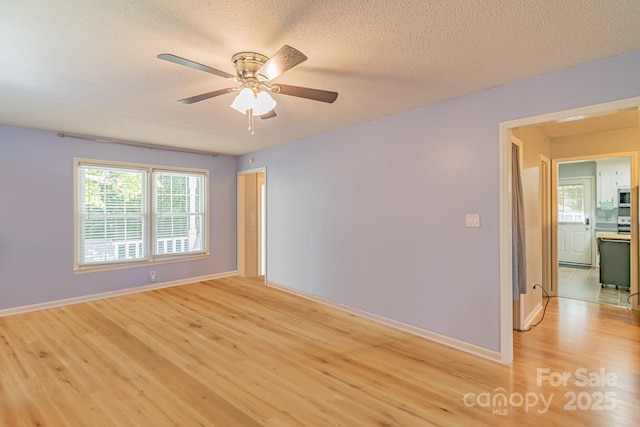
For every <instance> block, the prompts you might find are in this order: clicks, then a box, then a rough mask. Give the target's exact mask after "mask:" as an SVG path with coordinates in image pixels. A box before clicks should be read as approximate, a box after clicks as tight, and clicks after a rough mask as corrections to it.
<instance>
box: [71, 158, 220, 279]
mask: <svg viewBox="0 0 640 427" xmlns="http://www.w3.org/2000/svg"><path fill="white" fill-rule="evenodd" d="M76 174H77V175H76V177H77V206H76V212H77V216H76V228H77V237H78V238H77V240H76V254H77V259H76V264H77V267H78V268H83V267H84V268H87V267H91V266H100V265H105V264H107V265H108V264H120V263H131V262H148V261H153V260H155V259H158V258H167V257H185V256H190V255H196V254H203V253H206V251H207V241H206V225H207V221H206V218H207V217H206V215H207V206H208V205H207V200H206V187H207V180H208V175H207V173H206V171H192V170H181V169H180V170H170V169H161V170H160V169H155V168H153V167H151V166H145V165H135V166H133V165H125V164H113V165H112V164H101V163H99V162H96V163H93V162H83V161H77V162H76Z"/></svg>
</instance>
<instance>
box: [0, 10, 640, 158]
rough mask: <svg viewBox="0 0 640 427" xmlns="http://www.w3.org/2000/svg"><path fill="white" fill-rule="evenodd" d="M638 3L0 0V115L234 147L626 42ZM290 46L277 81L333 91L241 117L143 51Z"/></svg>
mask: <svg viewBox="0 0 640 427" xmlns="http://www.w3.org/2000/svg"><path fill="white" fill-rule="evenodd" d="M638 17H640V1H637V0H628V1H625V0H537V1H520V0H517V1H515V0H514V1H511V0H509V1H505V0H476V1H461V0H460V1H453V0H452V1H442V0H422V1H417V0H405V1H399V2H396V1H388V0H387V1H385V0H378V1H373V0H360V1H357V2H349V1H344V0H341V1H333V0H323V1H311V0H310V1H295V0H282V1H251V2H243V1H235V0H218V1H215V0H209V1H205V0H199V1H198V0H109V1H98V0H93V1H88V0H56V1H50V0H29V1H25V0H3V1H2V2H1V4H0V52H2V55H1V56H0V99H2V102H1V103H0V123H3V124H10V125H18V126H27V127H33V128H39V129H48V130H54V131H61V132H70V133H78V134H84V135H95V136H99V137H106V138H113V139H120V140H129V141H135V142H142V143H151V144H161V145H170V146H176V147H182V148H190V149H197V150H207V151H213V152H220V153H228V154H240V153H246V152H250V151H254V150H257V149H260V148H265V147H269V146H273V145H277V144H282V143H286V142H290V141H294V140H297V139H300V138H304V137H308V136H311V135H315V134H319V133H323V132H327V131H330V130H333V129H338V128H343V127H347V126H350V125H354V124H357V123H362V122H366V121H370V120H373V119H376V118H379V117H383V116H388V115H391V114H394V113H397V112H400V111H405V110H409V109H412V108H416V107H419V106H422V105H426V104H430V103H434V102H438V101H441V100H444V99H449V98H453V97H456V96H460V95H463V94H467V93H472V92H477V91H480V90H483V89H487V88H491V87H495V86H499V85H503V84H506V83H509V82H513V81H517V80H522V79H526V78H529V77H532V76H536V75H540V74H544V73H548V72H551V71H554V70H558V69H563V68H568V67H572V66H575V65H578V64H582V63H586V62H590V61H593V60H597V59H600V58H605V57H610V56H614V55H617V54H620V53H623V52H627V51H631V50H635V49H640V25H638ZM284 44H288V45H291V46H293V47H295V48H297V49H299V50H301V51H302V52H304V53H305V54H306V55H307V56H308V58H309V59H308V60H307V61H306V62H304V63H302V64H301V65H299V66H297V67H295V68H293V69H292V70H289V71H288V72H286V73H285V74H283V75H282V76H280V77H279V78H278V79H277V80H276V82H280V83H284V84H290V85H297V86H308V87H312V88H318V89H327V90H333V91H337V92H339V94H340V95H339V97H338V99H337V101H336V102H335V103H334V104H325V103H321V102H314V101H310V100H306V99H299V98H294V97H290V96H284V95H280V96H276V99H277V101H278V106H277V108H276V109H277V113H278V117H276V118H274V119H270V120H258V121H257V123H256V135H255V136H250V135H249V133H248V132H247V130H246V118H245V117H244V116H243V115H241V114H239V113H238V112H236V111H235V110H233V109H231V108H229V106H228V105H229V104H230V103H231V101H232V100H233V95H231V94H229V95H224V96H220V97H217V98H213V99H210V100H207V101H202V102H199V103H196V104H192V105H183V104H179V103H178V102H176V101H177V100H178V99H181V98H185V97H189V96H193V95H197V94H200V93H203V92H210V91H213V90H216V89H221V88H224V87H227V86H228V83H227V81H225V80H224V79H222V78H220V77H217V76H214V75H211V74H208V73H204V72H201V71H197V70H193V69H189V68H186V67H182V66H179V65H176V64H172V63H169V62H166V61H161V60H158V59H157V58H156V56H157V55H158V54H160V53H172V54H175V55H178V56H182V57H185V58H188V59H191V60H193V61H197V62H200V63H203V64H206V65H209V66H212V67H215V68H218V69H221V70H223V71H227V72H229V73H233V66H232V64H231V62H230V59H231V56H232V55H233V54H234V53H236V52H239V51H247V50H249V51H256V52H260V53H263V54H265V55H267V56H271V55H272V54H273V53H275V52H276V51H277V50H278V49H279V48H280V47H281V46H282V45H284Z"/></svg>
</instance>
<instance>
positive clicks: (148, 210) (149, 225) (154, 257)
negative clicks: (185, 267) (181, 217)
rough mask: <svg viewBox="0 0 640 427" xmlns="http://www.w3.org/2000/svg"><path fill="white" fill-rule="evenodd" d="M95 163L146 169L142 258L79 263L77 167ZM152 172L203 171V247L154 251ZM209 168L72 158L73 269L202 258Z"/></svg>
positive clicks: (206, 253) (206, 243)
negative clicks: (174, 250)
mask: <svg viewBox="0 0 640 427" xmlns="http://www.w3.org/2000/svg"><path fill="white" fill-rule="evenodd" d="M87 165H88V166H94V167H99V168H107V169H109V168H113V169H131V170H143V171H146V175H147V182H146V183H145V184H146V188H147V197H146V199H147V200H146V207H145V208H143V212H144V213H143V215H145V216H146V218H145V221H146V226H145V231H144V232H145V233H146V245H147V251H148V254H147V256H146V257H145V258H144V259H124V260H118V261H105V262H93V263H81V262H80V246H81V245H80V228H79V227H80V226H81V224H80V205H79V203H80V200H79V197H80V185H81V184H80V177H79V169H80V167H81V166H87ZM154 172H160V173H163V172H164V173H177V174H185V173H186V174H194V175H202V176H203V180H202V181H203V182H202V187H203V188H202V196H203V197H204V201H203V202H202V206H203V213H202V217H203V220H202V222H203V225H204V231H203V233H202V239H203V248H202V250H199V251H194V252H187V253H184V252H181V253H173V254H156V253H155V244H156V236H155V231H154V227H155V224H154V221H155V190H154V188H155V183H154ZM209 175H210V174H209V170H208V169H199V168H187V167H178V166H167V165H152V164H145V163H131V162H119V161H110V160H98V159H87V158H74V159H73V211H74V214H73V263H74V267H73V271H74V272H76V273H82V272H90V271H105V270H115V269H121V268H131V267H140V266H142V265H154V264H163V263H168V262H176V261H185V260H196V259H202V258H206V257H209V256H210V250H209V247H210V243H209V240H210V235H211V233H210V230H209V226H210V221H209V217H210V198H211V197H210V193H209V185H210V182H209Z"/></svg>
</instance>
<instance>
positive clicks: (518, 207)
mask: <svg viewBox="0 0 640 427" xmlns="http://www.w3.org/2000/svg"><path fill="white" fill-rule="evenodd" d="M511 176H512V179H513V180H512V182H513V186H512V193H511V194H512V196H511V197H512V199H511V221H512V222H511V227H512V232H511V271H512V273H511V274H512V286H513V300H514V301H518V300H519V299H520V294H526V293H527V263H526V261H527V259H526V258H527V254H526V251H525V240H524V232H525V228H524V195H523V194H522V171H521V170H520V147H518V146H517V145H516V144H511Z"/></svg>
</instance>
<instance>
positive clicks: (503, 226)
mask: <svg viewBox="0 0 640 427" xmlns="http://www.w3.org/2000/svg"><path fill="white" fill-rule="evenodd" d="M625 108H636V109H640V97H634V98H628V99H623V100H618V101H613V102H605V103H602V104H596V105H590V106H586V107H580V108H574V109H569V110H563V111H556V112H552V113H547V114H542V115H538V116H531V117H525V118H522V119H516V120H510V121H505V122H500V123H499V133H498V145H499V146H498V151H499V162H498V163H499V187H500V198H499V216H500V254H499V258H500V267H499V269H500V274H499V280H500V361H501V362H502V363H504V364H509V363H511V362H512V361H513V313H512V310H513V298H512V297H513V296H512V292H513V291H512V286H511V250H512V249H511V222H512V219H511V189H510V171H511V138H510V135H511V130H512V129H515V128H518V127H521V126H530V125H536V124H540V123H544V122H550V121H554V120H559V119H567V118H569V117H574V116H578V115H596V114H604V113H608V112H610V111H614V110H620V109H625ZM637 169H638V160H637V156H634V157H633V158H632V161H631V181H632V191H631V200H632V203H634V205H633V206H635V209H632V213H631V214H632V216H631V233H632V234H631V235H632V239H634V240H635V241H633V240H632V245H631V251H632V255H631V256H632V262H633V264H635V268H632V274H633V275H634V278H635V280H634V279H632V290H633V289H634V287H635V289H636V290H635V292H638V291H637V289H638V284H637V274H638V272H637V271H635V270H637V265H638V262H637V259H636V258H637V254H638V249H637V245H638V242H637V240H638V239H637V233H638V212H637V211H638V177H637V173H638V172H637ZM556 220H557V218H556ZM552 221H553V218H552ZM552 229H553V228H552ZM551 253H552V254H553V250H552V251H551ZM556 262H557V261H556ZM552 265H553V264H552ZM553 270H557V269H553V268H552V273H553ZM553 276H554V274H552V281H553ZM555 276H556V277H555V279H556V280H557V271H556V274H555ZM632 293H633V291H632ZM632 307H633V308H634V309H635V310H638V309H639V308H640V296H636V297H634V298H633V300H632Z"/></svg>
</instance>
